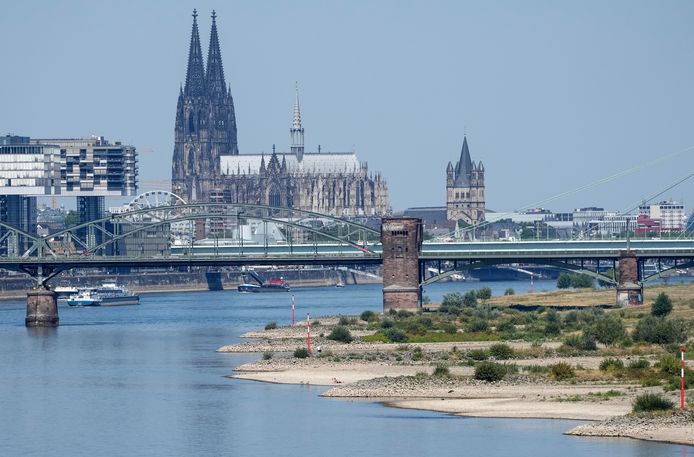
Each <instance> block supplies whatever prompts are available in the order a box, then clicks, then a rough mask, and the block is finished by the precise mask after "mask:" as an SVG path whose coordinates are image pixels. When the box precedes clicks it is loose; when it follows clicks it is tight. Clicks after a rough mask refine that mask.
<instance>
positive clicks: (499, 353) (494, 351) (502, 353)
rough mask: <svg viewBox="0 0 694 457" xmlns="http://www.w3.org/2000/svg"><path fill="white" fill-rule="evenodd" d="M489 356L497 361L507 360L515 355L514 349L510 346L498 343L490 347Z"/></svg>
mask: <svg viewBox="0 0 694 457" xmlns="http://www.w3.org/2000/svg"><path fill="white" fill-rule="evenodd" d="M489 354H491V356H492V357H494V358H495V359H497V360H507V359H511V358H513V356H514V355H515V353H514V351H513V349H512V348H511V346H509V345H508V344H503V343H497V344H492V345H491V346H490V347H489Z"/></svg>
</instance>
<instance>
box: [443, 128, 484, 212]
mask: <svg viewBox="0 0 694 457" xmlns="http://www.w3.org/2000/svg"><path fill="white" fill-rule="evenodd" d="M484 198H485V197H484V165H483V164H482V161H479V162H478V163H475V162H473V161H472V160H471V158H470V150H469V148H468V145H467V137H464V138H463V147H462V149H461V151H460V159H459V160H458V162H457V163H456V165H455V167H454V166H453V164H452V163H451V162H448V167H446V210H447V211H446V212H447V217H448V220H450V221H462V222H464V223H465V224H468V225H476V224H479V223H480V222H483V221H484V213H485V200H484Z"/></svg>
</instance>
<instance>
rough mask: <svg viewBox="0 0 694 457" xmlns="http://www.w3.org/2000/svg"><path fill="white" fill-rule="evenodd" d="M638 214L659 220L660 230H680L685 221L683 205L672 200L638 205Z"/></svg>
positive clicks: (683, 226) (683, 227) (682, 228)
mask: <svg viewBox="0 0 694 457" xmlns="http://www.w3.org/2000/svg"><path fill="white" fill-rule="evenodd" d="M639 214H643V215H645V216H648V217H649V218H651V219H658V220H660V230H661V232H681V231H683V230H684V229H685V226H686V222H687V217H686V215H685V211H684V205H683V204H681V203H677V202H674V201H662V202H659V203H655V204H652V205H641V206H639Z"/></svg>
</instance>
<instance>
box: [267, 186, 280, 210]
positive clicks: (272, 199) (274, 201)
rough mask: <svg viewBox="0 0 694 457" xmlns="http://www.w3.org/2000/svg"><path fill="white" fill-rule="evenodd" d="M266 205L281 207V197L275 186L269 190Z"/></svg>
mask: <svg viewBox="0 0 694 457" xmlns="http://www.w3.org/2000/svg"><path fill="white" fill-rule="evenodd" d="M268 204H269V205H270V206H282V195H281V194H280V190H279V188H278V187H277V185H276V184H274V185H273V186H272V187H271V188H270V193H269V197H268Z"/></svg>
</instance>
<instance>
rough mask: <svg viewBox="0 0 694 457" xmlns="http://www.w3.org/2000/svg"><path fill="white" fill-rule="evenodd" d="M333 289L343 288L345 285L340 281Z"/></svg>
mask: <svg viewBox="0 0 694 457" xmlns="http://www.w3.org/2000/svg"><path fill="white" fill-rule="evenodd" d="M335 287H345V285H344V283H343V282H342V281H340V282H338V283H337V284H335Z"/></svg>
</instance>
